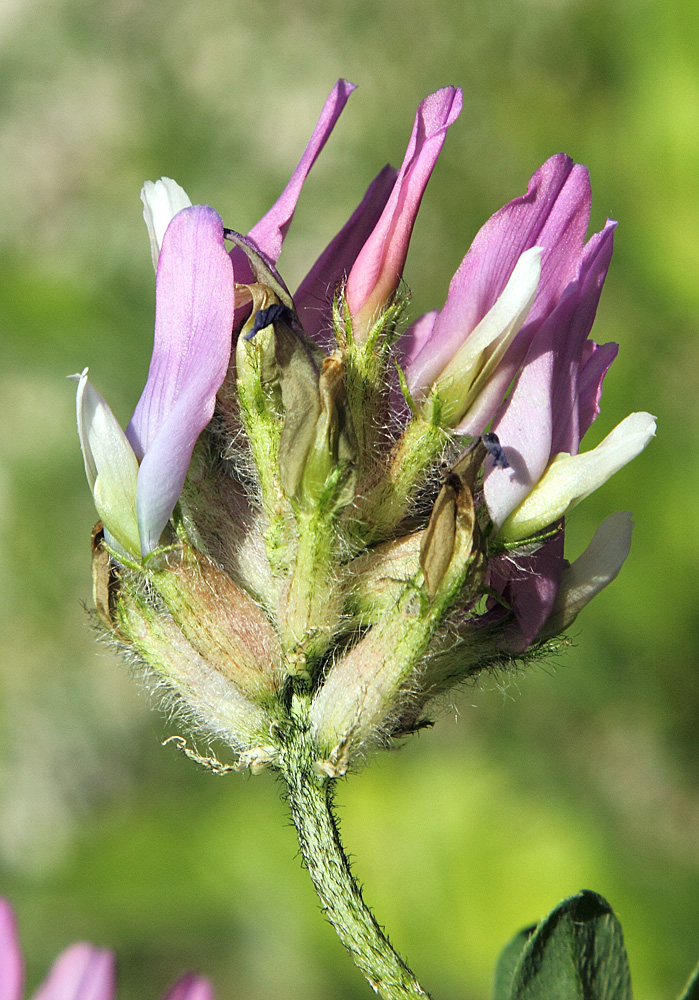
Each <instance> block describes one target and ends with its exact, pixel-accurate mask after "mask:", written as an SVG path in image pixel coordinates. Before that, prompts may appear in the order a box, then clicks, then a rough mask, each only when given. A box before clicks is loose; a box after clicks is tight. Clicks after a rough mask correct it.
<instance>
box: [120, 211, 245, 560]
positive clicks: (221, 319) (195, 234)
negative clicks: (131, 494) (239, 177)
mask: <svg viewBox="0 0 699 1000" xmlns="http://www.w3.org/2000/svg"><path fill="white" fill-rule="evenodd" d="M233 308H234V282H233V269H232V266H231V261H230V258H229V256H228V254H227V253H226V251H225V249H224V246H223V225H222V222H221V219H220V217H219V216H218V215H217V213H216V212H214V211H213V209H211V208H209V207H208V206H201V205H199V206H194V207H192V208H186V209H184V210H183V211H181V212H180V213H179V214H178V215H176V216H175V218H174V219H173V220H172V222H171V223H170V225H169V227H168V229H167V232H166V234H165V238H164V240H163V246H162V249H161V251H160V259H159V261H158V274H157V281H156V309H155V343H154V347H153V357H152V359H151V364H150V370H149V372H148V381H147V383H146V387H145V389H144V390H143V394H142V396H141V398H140V400H139V402H138V405H137V407H136V410H135V412H134V415H133V417H132V419H131V423H130V424H129V427H128V428H127V435H128V436H129V440H130V441H131V443H132V445H133V447H134V450H135V451H136V453H137V454H139V455H143V456H144V460H143V462H142V463H141V468H140V470H139V476H138V501H137V507H138V520H139V530H140V535H141V545H142V550H143V553H144V554H146V553H147V552H150V551H151V550H152V549H153V548H154V547H155V546H156V545H157V543H158V539H159V537H160V534H161V532H162V530H163V528H164V527H165V524H166V523H167V521H168V518H169V517H170V514H171V513H172V510H173V507H174V506H175V504H176V503H177V500H178V498H179V495H180V493H181V491H182V486H183V484H184V480H185V477H186V475H187V469H188V467H189V461H190V458H191V456H192V451H193V449H194V445H195V443H196V440H197V438H198V436H199V434H200V433H201V432H202V430H203V429H204V427H206V425H207V424H208V423H209V421H210V420H211V417H212V415H213V411H214V405H215V402H216V393H217V392H218V390H219V388H220V386H221V383H222V382H223V379H224V378H225V375H226V372H227V370H228V362H229V360H230V352H231V335H232V326H233Z"/></svg>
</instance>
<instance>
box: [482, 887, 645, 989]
mask: <svg viewBox="0 0 699 1000" xmlns="http://www.w3.org/2000/svg"><path fill="white" fill-rule="evenodd" d="M517 940H518V939H517V938H515V941H517ZM509 947H512V948H514V943H513V944H512V945H510V946H509ZM506 951H507V949H506ZM507 960H511V956H510V959H505V956H503V958H502V959H501V962H502V961H507ZM503 975H506V966H505V967H504V969H503ZM504 995H505V994H503V996H504ZM554 998H555V1000H631V978H630V975H629V966H628V961H627V958H626V949H625V948H624V938H623V934H622V930H621V925H620V923H619V921H618V920H617V918H616V917H615V916H614V913H613V912H612V908H611V907H610V905H609V903H607V901H606V900H605V899H603V898H602V896H599V895H598V894H597V893H595V892H590V891H588V890H583V891H582V892H580V893H578V894H577V895H576V896H571V897H569V898H568V899H564V900H563V902H562V903H559V904H558V906H557V907H556V908H555V909H554V910H552V911H551V913H550V914H549V915H548V916H547V917H545V918H544V920H542V921H541V923H540V924H539V925H538V927H537V929H536V931H535V932H534V934H532V936H531V937H530V938H529V940H528V941H526V943H524V946H523V948H522V950H521V954H520V957H519V960H518V962H517V964H516V967H515V970H514V972H513V974H512V985H511V990H510V993H509V995H508V1000H554Z"/></svg>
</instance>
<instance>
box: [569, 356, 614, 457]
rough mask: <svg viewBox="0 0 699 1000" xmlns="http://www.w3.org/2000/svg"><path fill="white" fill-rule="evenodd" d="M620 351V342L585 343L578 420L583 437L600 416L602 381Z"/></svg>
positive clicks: (580, 377)
mask: <svg viewBox="0 0 699 1000" xmlns="http://www.w3.org/2000/svg"><path fill="white" fill-rule="evenodd" d="M618 353H619V345H618V344H596V343H595V342H594V341H593V340H588V341H587V342H586V344H585V349H584V351H583V358H582V364H581V368H580V375H579V377H578V422H579V426H580V437H581V438H582V437H584V436H585V434H587V432H588V431H589V429H590V427H591V426H592V424H593V423H594V422H595V420H596V419H597V417H598V416H599V410H600V406H599V402H600V399H601V398H602V383H603V381H604V377H605V375H606V374H607V372H608V371H609V368H610V366H611V364H612V361H614V359H615V358H616V356H617V354H618Z"/></svg>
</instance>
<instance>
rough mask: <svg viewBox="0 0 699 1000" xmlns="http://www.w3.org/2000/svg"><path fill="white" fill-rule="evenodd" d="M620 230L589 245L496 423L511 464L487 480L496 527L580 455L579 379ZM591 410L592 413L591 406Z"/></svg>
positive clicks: (492, 471) (610, 226) (607, 230)
mask: <svg viewBox="0 0 699 1000" xmlns="http://www.w3.org/2000/svg"><path fill="white" fill-rule="evenodd" d="M614 226H615V223H607V225H606V226H605V228H604V229H603V230H602V232H600V233H596V234H595V235H594V236H593V237H592V238H591V239H590V241H589V242H588V244H587V246H586V248H585V252H584V255H583V260H582V262H581V266H580V274H579V276H578V279H577V280H576V281H575V282H573V283H572V284H571V285H570V287H569V288H568V289H567V291H566V293H565V294H564V296H563V297H562V299H561V301H560V302H559V304H558V306H557V307H556V308H555V309H554V311H553V312H552V313H551V315H550V316H549V318H548V319H547V320H546V322H545V323H544V324H543V325H542V327H541V328H540V330H539V331H538V333H537V334H536V336H535V337H534V339H533V341H532V343H531V346H530V348H529V351H528V353H527V357H526V359H525V361H524V366H523V368H522V371H521V373H520V375H519V377H518V379H517V382H516V383H515V387H514V389H513V391H512V393H511V394H510V397H509V398H508V400H507V401H506V402H505V403H504V404H503V407H502V409H501V412H500V414H499V415H498V416H497V417H496V419H495V422H494V424H493V430H494V431H495V432H496V433H497V435H498V437H499V439H500V444H501V445H502V447H503V448H504V449H505V452H506V455H507V459H508V461H509V463H510V468H509V469H499V468H492V469H490V470H489V472H488V475H487V477H486V481H485V486H484V494H485V499H486V503H487V505H488V510H489V511H490V515H491V518H492V519H493V522H494V523H495V524H496V525H500V524H502V522H503V521H504V520H505V518H506V517H507V516H508V514H510V513H511V511H513V510H514V509H515V507H517V505H518V504H519V503H521V502H522V500H523V499H524V498H525V497H526V496H527V494H528V493H529V492H530V491H531V490H532V488H533V487H534V486H535V485H536V483H538V481H539V479H540V478H541V476H542V474H543V472H544V470H545V469H546V467H547V465H548V463H549V462H550V460H551V459H552V458H553V456H554V455H556V454H558V453H559V452H568V453H570V454H573V455H575V454H577V452H578V450H579V445H580V437H581V429H580V414H579V405H578V400H579V385H578V375H579V372H580V366H581V359H582V357H583V352H584V351H585V341H586V339H587V336H588V334H589V333H590V330H591V329H592V323H593V321H594V318H595V313H596V310H597V305H598V303H599V297H600V294H601V292H602V286H603V284H604V279H605V277H606V274H607V270H608V268H609V261H610V259H611V254H612V246H613V233H614ZM610 363H611V362H610ZM591 374H592V372H591ZM587 395H589V391H588V393H587ZM585 405H586V407H587V408H588V409H589V406H590V404H589V402H586V404H585ZM586 419H587V417H586Z"/></svg>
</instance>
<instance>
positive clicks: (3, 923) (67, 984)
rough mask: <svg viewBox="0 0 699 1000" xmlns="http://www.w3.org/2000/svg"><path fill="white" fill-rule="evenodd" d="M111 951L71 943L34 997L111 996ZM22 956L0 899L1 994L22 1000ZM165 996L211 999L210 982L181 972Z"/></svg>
mask: <svg viewBox="0 0 699 1000" xmlns="http://www.w3.org/2000/svg"><path fill="white" fill-rule="evenodd" d="M114 966H115V963H114V955H113V953H112V952H111V951H109V950H108V949H107V948H96V947H95V946H94V945H91V944H84V943H81V944H74V945H71V947H70V948H67V949H66V950H65V951H64V952H62V953H61V954H60V955H59V956H58V958H57V959H56V961H55V962H54V964H53V966H52V967H51V970H50V971H49V974H48V976H47V977H46V979H45V980H44V982H43V983H42V984H41V986H40V987H39V989H38V990H37V992H36V993H35V994H34V1000H114V997H115V995H116V975H115V967H114ZM23 990H24V959H23V957H22V949H21V947H20V943H19V934H18V931H17V922H16V919H15V915H14V911H13V909H12V907H11V906H10V904H9V903H8V902H7V900H5V899H0V998H1V1000H22V996H23ZM165 1000H214V995H213V991H212V989H211V984H210V983H209V981H208V980H206V979H202V978H201V977H199V976H193V975H191V974H187V975H185V976H183V977H182V978H181V979H180V980H179V981H178V982H177V983H176V984H175V985H174V986H173V987H172V988H171V989H170V990H169V991H168V992H167V994H166V996H165Z"/></svg>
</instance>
